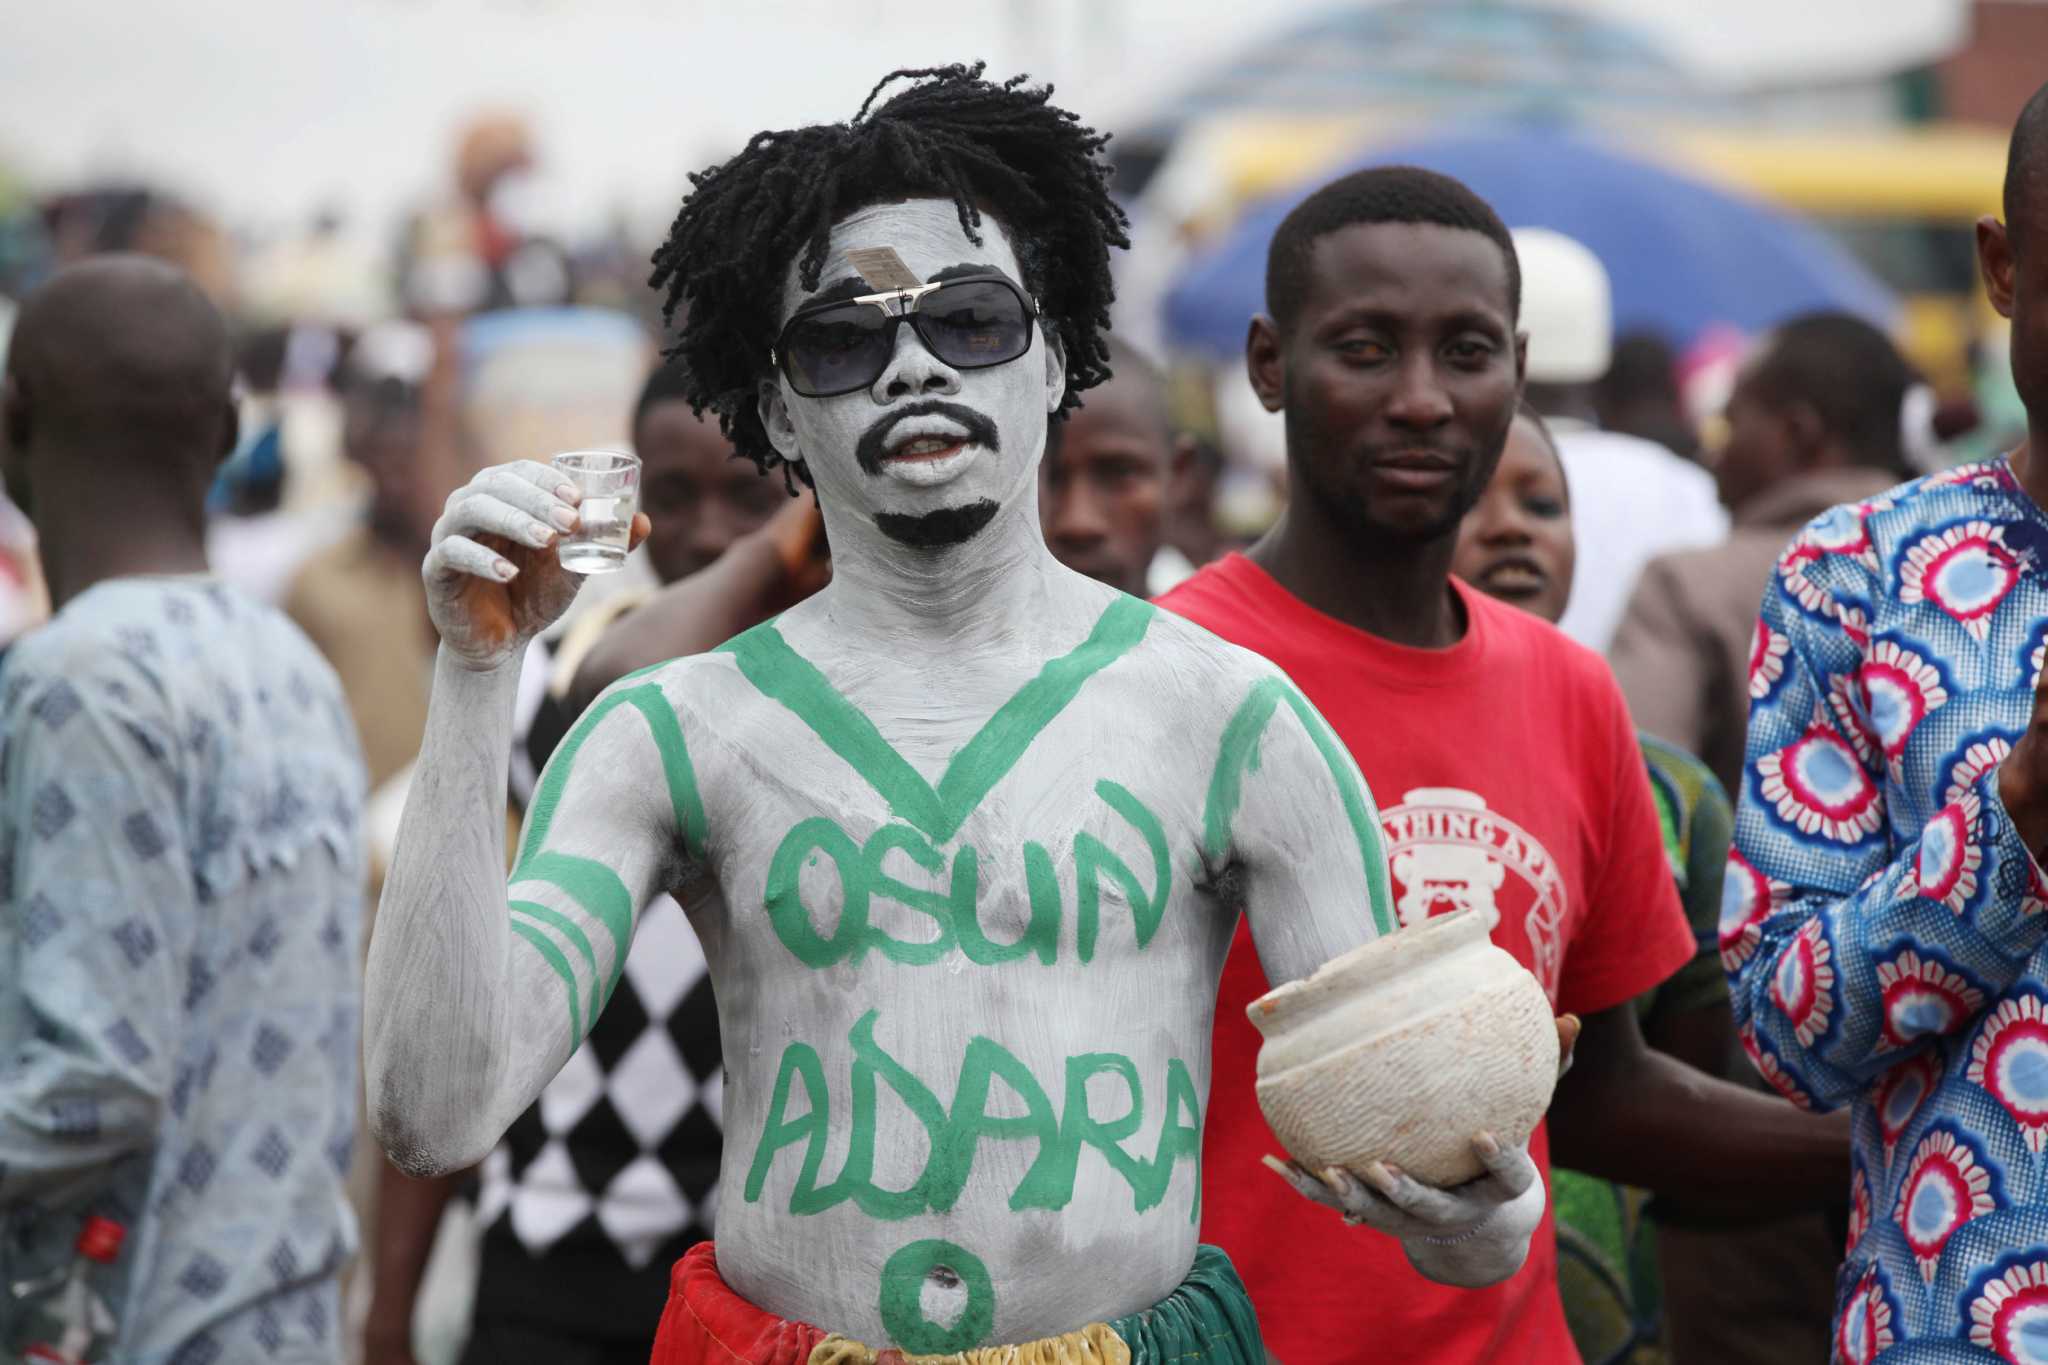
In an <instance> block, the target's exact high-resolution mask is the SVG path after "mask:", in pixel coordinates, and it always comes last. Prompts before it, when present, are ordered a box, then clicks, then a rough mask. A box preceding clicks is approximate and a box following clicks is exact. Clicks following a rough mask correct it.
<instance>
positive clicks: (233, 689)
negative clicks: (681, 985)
mask: <svg viewBox="0 0 2048 1365" xmlns="http://www.w3.org/2000/svg"><path fill="white" fill-rule="evenodd" d="M232 379H233V367H232V361H231V357H230V352H229V346H228V331H227V324H226V323H225V321H224V320H223V319H222V318H221V316H220V314H219V313H218V312H217V311H216V310H215V309H214V307H213V306H212V305H211V304H210V303H209V302H207V300H206V298H205V297H204V296H203V295H202V294H201V293H200V291H199V289H198V288H197V287H196V286H195V285H194V284H193V283H192V281H191V280H190V279H189V278H188V277H187V276H186V275H185V274H184V273H183V272H181V271H179V270H176V269H175V268H173V267H171V266H169V265H166V264H163V263H161V262H157V261H151V260H145V259H143V258H141V257H136V256H105V257H100V258H97V259H94V260H91V261H88V262H86V263H83V264H80V265H75V266H72V267H69V268H67V269H65V270H63V271H60V272H59V273H58V274H57V275H55V276H54V277H53V278H52V279H51V280H50V281H49V282H48V283H47V284H46V285H44V286H43V287H42V288H41V289H40V290H39V291H38V292H36V293H35V294H33V295H31V296H30V297H29V299H28V301H27V304H26V306H25V307H24V309H23V311H22V315H21V319H20V325H19V329H18V331H17V332H16V334H15V337H14V341H13V345H12V348H11V350H10V352H9V356H8V364H7V377H6V384H5V390H4V397H0V424H4V426H5V429H6V432H7V439H6V442H5V445H4V454H5V465H4V469H0V473H4V475H5V483H6V488H7V492H8V495H9V497H11V498H13V499H14V500H15V501H16V502H18V503H19V505H20V506H22V507H23V508H24V509H25V510H26V511H27V513H28V515H29V517H30V518H31V520H33V521H34V523H35V526H36V530H37V533H38V535H39V537H40V544H41V551H42V556H43V563H44V567H45V570H46V572H47V576H48V581H49V585H50V592H51V597H52V600H53V601H54V603H55V605H56V608H57V615H56V616H55V618H54V619H53V620H52V621H51V622H50V623H49V624H48V625H46V626H44V627H43V628H41V629H40V630H38V631H36V632H35V633H33V634H31V635H30V636H28V637H27V638H25V639H24V640H22V641H21V642H20V643H19V644H17V645H16V646H15V647H14V648H13V649H12V650H11V651H10V652H9V654H8V658H7V662H6V668H5V671H4V673H0V904H4V906H5V913H4V915H0V941H4V942H5V944H6V950H5V954H4V957H0V963H4V966H0V1055H4V1056H5V1057H6V1058H7V1065H6V1066H5V1068H0V1209H4V1210H5V1217H4V1222H5V1226H6V1246H5V1251H4V1257H5V1263H6V1268H7V1277H6V1278H7V1280H8V1281H9V1282H12V1281H31V1280H35V1279H37V1278H38V1277H40V1276H43V1275H45V1274H48V1273H50V1272H51V1271H52V1270H55V1269H60V1268H61V1267H62V1266H64V1265H66V1264H69V1263H70V1260H71V1256H72V1247H73V1243H74V1241H75V1239H76V1238H77V1237H78V1235H79V1229H80V1226H81V1223H82V1222H83V1220H84V1219H85V1218H87V1217H88V1216H100V1217H107V1218H111V1219H113V1220H115V1221H116V1222H119V1223H121V1224H123V1225H125V1226H126V1228H127V1238H126V1241H125V1243H124V1250H123V1252H122V1254H121V1256H120V1257H119V1258H118V1259H117V1260H116V1261H115V1262H114V1263H113V1264H112V1265H111V1266H108V1267H106V1268H105V1269H103V1270H99V1271H96V1272H95V1281H96V1282H95V1286H94V1287H95V1289H96V1290H98V1292H99V1293H100V1294H101V1296H102V1297H103V1298H104V1299H105V1301H106V1302H107V1303H108V1304H109V1305H110V1306H111V1307H112V1309H113V1312H114V1316H115V1320H116V1323H117V1326H116V1328H115V1331H114V1334H113V1339H112V1341H111V1342H110V1343H102V1344H100V1345H99V1346H98V1347H97V1348H96V1354H95V1356H94V1358H95V1359H103V1360H119V1361H123V1362H134V1363H135V1365H164V1363H165V1362H170V1361H174V1360H175V1361H179V1362H187V1361H215V1360H222V1361H248V1360H270V1359H277V1360H292V1361H304V1362H323V1363H332V1365H339V1362H340V1361H341V1360H342V1358H343V1356H342V1340H341V1336H342V1324H341V1317H340V1296H339V1290H338V1285H337V1275H338V1272H339V1271H340V1269H341V1267H342V1265H343V1263H344V1262H345V1261H346V1260H347V1259H348V1257H349V1256H350V1254H351V1253H352V1252H353V1250H354V1247H355V1240H356V1231H355V1223H354V1219H353V1218H352V1217H351V1215H350V1212H349V1207H348V1203H347V1200H346V1198H345V1197H344V1191H343V1176H344V1173H345V1172H346V1171H347V1170H348V1168H349V1164H350V1159H351V1149H352V1146H353V1143H354V1139H355V1131H356V1130H355V1101H356V1085H357V1057H358V1048H359V1035H360V976H359V974H358V966H357V956H356V953H357V941H358V940H357V935H358V930H359V927H360V922H361V915H362V880H363V853H362V838H361V833H360V828H359V824H358V813H359V811H360V808H361V805H362V800H363V790H364V788H363V766H362V757H361V754H360V752H359V750H358V748H357V745H356V739H355V734H354V729H353V727H352V726H351V724H350V721H349V715H348V710H347V707H346V705H345V704H344V702H343V700H342V694H341V687H340V684H339V683H338V681H337V680H336V678H335V676H334V672H333V670H332V669H330V668H329V667H328V666H327V665H326V664H325V663H324V662H322V660H321V658H320V656H319V655H318V653H316V652H315V651H314V649H313V647H312V645H311V644H310V643H309V642H308V641H307V640H306V638H305V637H304V636H303V635H301V634H300V633H299V631H298V630H297V629H296V628H294V627H293V626H292V625H291V623H290V622H288V621H287V620H286V619H285V618H284V617H283V616H282V615H280V614H278V613H277V612H276V611H274V610H272V609H271V608H269V607H266V606H263V605H261V604H259V603H256V602H254V601H252V600H250V599H249V598H246V597H244V596H242V595H240V594H239V593H236V592H234V591H233V590H231V589H229V588H227V587H225V586H224V585H222V584H221V583H219V582H218V581H216V580H213V579H212V578H210V577H209V576H208V574H207V565H206V558H205V551H204V521H205V513H204V503H205V497H206V490H207V486H208V484H209V483H210V481H211V480H212V478H213V475H214V471H215V468H216V467H217V466H218V464H219V463H220V461H221V459H222V458H224V457H225V456H226V455H227V453H228V452H229V451H230V450H232V449H233V448H234V445H235V436H236V418H235V409H234V406H233V402H232V399H231V396H230V386H231V383H232ZM0 1292H4V1286H0ZM7 1302H8V1301H7V1300H5V1299H0V1305H5V1304H7ZM11 1316H12V1314H11V1312H8V1311H5V1309H4V1308H0V1335H6V1336H10V1337H11V1336H12V1335H13V1331H14V1328H15V1326H16V1325H17V1324H15V1323H12V1322H9V1321H8V1319H9V1318H10V1317H11ZM26 1344H27V1343H24V1342H21V1341H18V1340H7V1341H5V1342H4V1343H0V1349H6V1350H7V1351H9V1353H10V1358H11V1354H12V1352H13V1351H17V1350H19V1349H21V1348H22V1347H23V1346H25V1345H26Z"/></svg>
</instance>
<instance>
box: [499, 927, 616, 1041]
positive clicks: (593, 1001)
mask: <svg viewBox="0 0 2048 1365" xmlns="http://www.w3.org/2000/svg"><path fill="white" fill-rule="evenodd" d="M512 913H513V914H514V916H518V915H524V916H526V917H527V918H528V919H532V920H538V921H539V922H540V923H542V924H545V925H547V926H548V927H549V928H551V929H553V930H554V931H555V932H556V933H558V934H560V935H561V936H562V937H563V938H565V939H568V940H569V944H570V946H571V947H573V948H575V949H576V951H577V952H579V953H581V954H583V960H584V961H585V962H588V963H589V964H590V1011H591V1013H590V1017H591V1021H592V1022H593V1023H594V1022H596V1019H597V1009H598V1004H597V953H596V952H595V951H594V950H593V949H592V948H591V946H590V940H589V939H588V938H586V937H585V936H584V933H583V928H582V926H581V925H579V924H577V923H576V921H575V920H573V919H570V918H569V917H568V916H567V915H565V914H563V913H562V912H561V911H559V910H557V909H555V908H554V907H553V906H551V905H541V904H539V903H538V902H536V901H513V902H512ZM517 922H518V921H517V920H516V919H515V920H514V923H517ZM579 1036H580V1035H579Z"/></svg>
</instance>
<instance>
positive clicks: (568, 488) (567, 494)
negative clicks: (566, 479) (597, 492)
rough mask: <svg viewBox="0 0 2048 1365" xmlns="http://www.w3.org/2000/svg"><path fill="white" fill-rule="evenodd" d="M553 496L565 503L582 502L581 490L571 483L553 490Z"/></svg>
mask: <svg viewBox="0 0 2048 1365" xmlns="http://www.w3.org/2000/svg"><path fill="white" fill-rule="evenodd" d="M555 496H556V497H558V498H560V499H561V500H562V501H563V502H566V503H579V502H582V501H583V490H582V489H580V488H578V487H577V486H576V485H575V484H573V483H565V484H563V485H562V486H561V487H560V488H557V489H556V490H555Z"/></svg>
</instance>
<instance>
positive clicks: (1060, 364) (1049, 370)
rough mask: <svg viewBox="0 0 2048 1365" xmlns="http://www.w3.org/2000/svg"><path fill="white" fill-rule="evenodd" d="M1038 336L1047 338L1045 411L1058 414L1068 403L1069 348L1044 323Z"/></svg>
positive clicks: (1040, 325)
mask: <svg viewBox="0 0 2048 1365" xmlns="http://www.w3.org/2000/svg"><path fill="white" fill-rule="evenodd" d="M1038 334H1039V335H1040V336H1042V337H1044V338H1045V410H1046V411H1047V412H1058V411H1059V410H1060V406H1061V405H1062V404H1063V403H1065V402H1066V401H1067V348H1066V346H1065V345H1064V344H1063V343H1062V342H1061V341H1060V334H1059V333H1058V332H1057V331H1055V330H1054V329H1053V328H1051V327H1047V326H1045V325H1044V324H1043V323H1040V324H1039V328H1038Z"/></svg>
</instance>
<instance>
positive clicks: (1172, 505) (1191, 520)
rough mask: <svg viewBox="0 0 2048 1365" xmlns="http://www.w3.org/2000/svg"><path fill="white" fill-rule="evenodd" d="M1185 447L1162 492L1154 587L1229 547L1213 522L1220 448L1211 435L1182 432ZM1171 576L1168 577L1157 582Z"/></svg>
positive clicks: (1219, 480) (1174, 581)
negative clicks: (1161, 540) (1162, 542)
mask: <svg viewBox="0 0 2048 1365" xmlns="http://www.w3.org/2000/svg"><path fill="white" fill-rule="evenodd" d="M1181 444H1182V446H1183V448H1184V449H1185V451H1186V456H1185V458H1184V459H1180V460H1178V461H1177V462H1176V463H1177V466H1178V472H1177V473H1176V474H1175V476H1174V480H1173V484H1172V486H1171V487H1170V488H1169V489H1168V490H1167V494H1166V526H1165V532H1164V534H1165V537H1166V553H1165V554H1164V555H1163V556H1162V558H1161V560H1160V562H1159V563H1158V564H1156V565H1155V566H1154V569H1153V574H1154V581H1155V584H1156V586H1155V589H1154V590H1155V591H1157V592H1164V591H1166V590H1167V589H1168V588H1171V587H1173V586H1174V585H1175V584H1177V583H1179V582H1180V581H1181V579H1183V578H1186V577H1187V576H1188V575H1189V574H1192V573H1193V572H1194V571H1195V570H1196V569H1199V568H1201V567H1202V566H1203V565H1204V564H1207V563H1209V562H1210V561H1211V560H1214V559H1215V558H1217V557H1218V556H1219V555H1221V554H1223V553H1224V551H1226V550H1228V549H1229V548H1231V545H1230V541H1229V540H1228V538H1226V537H1225V536H1224V534H1223V528H1222V527H1221V526H1219V525H1217V522H1216V494H1217V490H1218V489H1219V488H1220V487H1221V486H1222V483H1223V450H1222V447H1220V446H1218V445H1217V444H1216V442H1215V441H1214V440H1212V439H1209V438H1207V437H1202V436H1195V435H1192V434H1187V435H1183V436H1182V437H1181ZM1163 578H1171V580H1172V581H1171V582H1160V581H1158V580H1160V579H1163Z"/></svg>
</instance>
